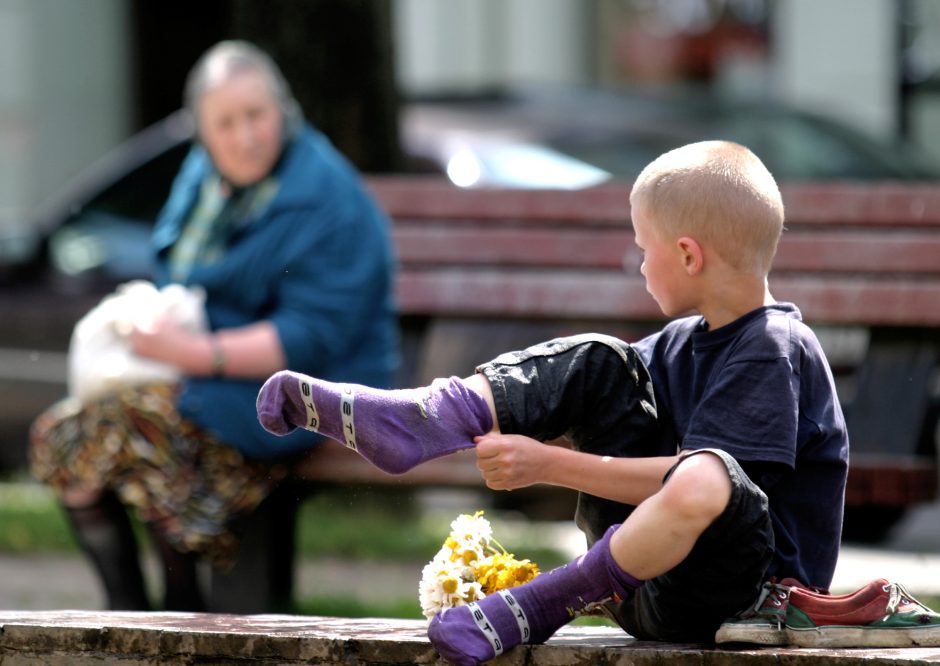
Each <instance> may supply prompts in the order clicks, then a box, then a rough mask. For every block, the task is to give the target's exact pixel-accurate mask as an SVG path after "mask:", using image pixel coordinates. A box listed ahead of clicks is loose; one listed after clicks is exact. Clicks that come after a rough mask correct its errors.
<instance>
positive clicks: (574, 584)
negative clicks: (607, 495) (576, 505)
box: [428, 525, 643, 666]
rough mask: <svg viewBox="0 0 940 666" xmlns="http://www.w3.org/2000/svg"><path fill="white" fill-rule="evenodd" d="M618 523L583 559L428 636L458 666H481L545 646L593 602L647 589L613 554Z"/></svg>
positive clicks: (443, 621) (452, 613) (447, 621)
mask: <svg viewBox="0 0 940 666" xmlns="http://www.w3.org/2000/svg"><path fill="white" fill-rule="evenodd" d="M618 527H620V526H619V525H614V526H613V527H610V528H609V529H608V530H607V532H606V533H605V534H604V537H603V538H602V539H601V540H599V541H598V542H597V543H595V544H594V545H593V546H591V549H590V550H588V552H587V553H585V554H584V555H582V556H581V557H580V558H578V559H576V560H574V561H573V562H570V563H568V564H566V565H564V566H561V567H558V568H557V569H553V570H552V571H549V572H547V573H542V574H539V575H538V576H536V577H535V579H534V580H532V581H531V582H529V583H526V584H525V585H520V586H518V587H513V588H510V589H508V590H503V591H501V592H498V593H496V594H491V595H489V596H487V597H484V598H483V599H481V600H480V601H475V602H473V603H471V604H467V605H466V606H458V607H457V608H450V609H447V610H446V611H444V612H443V613H441V614H439V615H436V616H435V617H434V618H433V619H432V620H431V624H430V625H429V626H428V638H430V640H431V643H432V644H433V645H434V647H435V648H436V649H437V651H438V653H440V655H441V656H442V657H444V658H445V659H447V660H448V661H450V662H451V663H453V664H458V665H459V666H477V664H480V663H481V662H484V661H487V660H489V659H493V658H494V657H496V656H497V655H499V654H502V653H503V652H505V651H506V650H508V649H509V648H512V647H515V646H516V645H519V644H521V643H532V644H538V643H544V642H545V641H547V640H548V639H549V638H550V637H551V636H552V634H554V633H555V632H556V631H558V629H560V628H561V627H562V626H564V625H566V624H567V623H568V622H570V621H571V620H572V619H573V618H574V617H575V614H576V613H577V612H579V611H581V610H583V609H584V608H586V607H587V606H589V605H590V604H592V603H595V602H598V601H603V600H605V599H609V598H611V597H614V596H617V597H620V598H621V599H623V598H626V597H627V596H629V595H630V594H632V592H633V591H634V590H635V589H636V588H638V587H639V586H640V585H642V584H643V583H642V581H639V580H637V579H636V578H634V577H633V576H631V575H630V574H628V573H627V572H626V571H624V570H623V569H621V568H620V567H619V566H618V565H617V563H616V562H615V561H614V559H613V556H612V555H611V553H610V537H611V535H612V534H613V533H614V531H616V529H617V528H618Z"/></svg>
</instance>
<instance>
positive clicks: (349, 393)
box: [340, 385, 359, 451]
mask: <svg viewBox="0 0 940 666" xmlns="http://www.w3.org/2000/svg"><path fill="white" fill-rule="evenodd" d="M355 401H356V394H355V393H354V392H353V388H352V386H348V385H346V386H343V387H342V390H341V391H340V409H341V410H342V413H343V436H344V437H345V438H346V447H347V448H350V449H352V450H353V451H358V450H359V448H358V447H357V446H356V427H355V426H354V425H353V403H354V402H355Z"/></svg>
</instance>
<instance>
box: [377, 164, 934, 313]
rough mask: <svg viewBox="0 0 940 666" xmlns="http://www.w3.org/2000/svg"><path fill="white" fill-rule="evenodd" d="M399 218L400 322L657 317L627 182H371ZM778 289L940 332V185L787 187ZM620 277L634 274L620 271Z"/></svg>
mask: <svg viewBox="0 0 940 666" xmlns="http://www.w3.org/2000/svg"><path fill="white" fill-rule="evenodd" d="M369 185H370V187H371V189H372V190H373V191H374V192H375V193H376V195H377V197H378V199H379V200H380V202H381V203H382V205H383V206H384V207H385V209H386V210H387V211H388V212H389V214H390V215H391V216H392V218H393V220H394V235H395V242H396V244H397V248H398V252H399V259H400V262H401V273H400V276H399V282H398V296H399V302H400V307H401V310H402V312H403V314H406V315H433V316H470V317H490V318H505V317H509V318H534V319H540V318H542V319H578V320H595V319H596V320H623V321H661V320H662V315H661V313H660V311H659V308H658V307H657V306H656V303H655V302H654V301H653V299H652V298H651V297H650V296H649V295H648V294H647V293H646V289H645V287H644V282H643V278H642V276H641V275H640V274H639V255H638V252H637V249H636V247H635V246H634V245H633V240H632V238H633V233H632V229H631V227H630V208H629V191H630V186H629V184H628V183H613V184H608V185H603V186H600V187H595V188H590V189H586V190H573V191H558V190H553V191H526V190H466V189H460V188H457V187H455V186H453V185H451V184H449V183H448V182H446V181H444V180H442V179H438V178H428V177H373V178H370V180H369ZM782 190H783V196H784V202H785V204H786V209H787V231H786V232H785V233H784V236H783V239H782V240H781V243H780V247H779V251H778V254H777V258H776V260H775V263H774V271H773V273H772V274H771V291H772V292H773V293H774V295H775V296H776V297H777V298H778V299H781V300H790V301H794V302H796V303H797V304H798V305H799V307H800V309H801V310H802V312H803V315H804V318H805V319H806V320H807V321H810V322H814V323H832V324H866V325H873V326H877V325H887V326H926V327H935V326H940V187H935V186H929V185H920V186H901V185H890V184H876V185H868V184H840V185H808V184H807V185H788V186H784V187H782ZM625 268H626V270H625Z"/></svg>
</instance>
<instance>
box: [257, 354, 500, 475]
mask: <svg viewBox="0 0 940 666" xmlns="http://www.w3.org/2000/svg"><path fill="white" fill-rule="evenodd" d="M257 410H258V420H259V421H260V422H261V425H262V426H263V427H264V428H265V429H266V430H268V431H269V432H272V433H274V434H275V435H286V434H288V433H290V432H292V431H293V430H295V429H296V428H298V427H300V428H306V429H307V430H313V431H314V432H319V433H321V434H323V435H326V436H327V437H330V438H332V439H335V440H337V441H339V442H342V443H344V444H345V445H346V446H348V447H349V448H351V449H355V450H356V451H358V452H359V453H360V454H361V455H362V457H364V458H365V459H366V460H368V461H369V462H371V463H372V464H373V465H375V466H376V467H378V468H379V469H381V470H383V471H385V472H389V473H390V474H401V473H403V472H407V471H408V470H409V469H411V468H412V467H414V466H415V465H418V464H420V463H422V462H425V461H426V460H430V459H432V458H438V457H440V456H443V455H447V454H448V453H453V452H454V451H458V450H460V449H467V448H470V447H472V446H473V438H474V437H476V436H477V435H483V434H485V433H487V432H489V431H490V430H492V428H493V417H492V414H491V413H490V408H489V406H488V405H487V403H486V401H485V400H484V399H483V396H481V395H479V394H478V393H476V392H475V391H472V390H470V389H469V388H467V386H466V385H465V384H464V383H463V381H461V380H460V379H459V378H457V377H451V378H449V379H436V380H434V382H433V383H432V384H431V385H430V386H427V387H424V388H418V389H400V390H384V389H375V388H370V387H367V386H361V385H358V384H335V383H333V382H327V381H323V380H320V379H314V378H313V377H308V376H306V375H302V374H299V373H296V372H290V371H287V370H284V371H281V372H278V373H277V374H275V375H273V376H272V377H270V378H269V379H268V380H267V381H266V382H265V383H264V386H262V387H261V391H260V392H259V393H258V400H257Z"/></svg>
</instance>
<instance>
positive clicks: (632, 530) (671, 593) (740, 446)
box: [258, 141, 940, 664]
mask: <svg viewBox="0 0 940 666" xmlns="http://www.w3.org/2000/svg"><path fill="white" fill-rule="evenodd" d="M630 203H631V206H632V208H631V210H632V219H633V226H634V231H635V233H636V243H637V245H638V246H639V247H640V249H641V250H642V251H643V253H644V259H643V265H642V268H641V271H642V273H643V275H644V276H645V278H646V283H647V289H648V290H649V292H650V293H651V294H652V296H653V298H655V299H656V301H657V303H658V304H659V306H660V308H661V309H662V311H663V313H664V314H666V315H667V316H669V317H678V318H677V319H675V320H674V321H672V322H671V323H669V324H668V325H666V326H665V327H664V328H663V330H662V331H660V332H658V333H656V334H654V335H652V336H649V337H647V338H645V339H643V340H640V341H639V342H637V343H635V344H632V345H631V344H627V343H625V342H622V341H620V340H617V339H614V338H610V337H605V336H600V335H584V336H576V337H571V338H563V339H557V340H552V341H550V342H547V343H544V344H541V345H537V346H535V347H531V348H529V349H526V350H524V351H519V352H513V353H509V354H504V355H502V356H499V357H498V358H496V359H495V360H493V361H491V362H489V363H485V364H483V365H482V366H480V367H479V368H477V372H476V374H474V375H473V376H471V377H468V378H466V379H458V378H450V379H439V380H436V381H435V382H434V383H433V384H432V385H431V386H429V387H425V388H420V389H409V390H399V391H376V390H373V389H368V388H365V387H361V386H353V385H339V384H332V383H329V382H324V381H320V380H317V379H313V378H310V377H306V376H303V375H299V374H296V373H292V372H281V373H278V374H276V375H274V376H273V377H271V378H270V379H269V380H268V382H267V383H266V384H265V386H264V387H263V389H262V390H261V392H260V394H259V396H258V416H259V419H260V421H261V423H262V425H263V426H264V427H265V428H267V429H268V430H270V431H271V432H274V433H277V434H286V433H288V432H291V431H292V430H294V429H295V428H297V427H303V428H307V429H310V430H314V431H317V432H320V433H322V434H324V435H327V436H329V437H332V438H334V439H337V440H339V441H340V442H345V443H346V445H347V446H349V447H350V448H353V449H356V450H357V451H359V453H360V454H362V455H363V456H364V457H365V458H366V459H368V460H369V461H371V462H372V463H374V464H375V465H377V466H378V467H380V468H381V469H384V470H385V471H388V472H391V473H401V472H404V471H407V470H408V469H411V468H412V467H414V466H415V465H418V464H421V463H422V462H424V461H426V460H429V459H431V458H435V457H438V456H443V455H446V454H448V453H451V452H454V451H456V450H459V449H463V448H468V447H474V446H475V447H476V453H477V457H478V465H479V468H480V470H481V473H482V474H483V477H484V479H485V480H486V483H487V485H488V486H489V487H490V488H493V489H497V490H512V489H514V488H521V487H524V486H528V485H531V484H534V483H549V484H555V485H559V486H564V487H568V488H573V489H575V490H577V491H579V501H578V508H577V514H576V521H577V524H578V526H579V527H580V528H581V529H582V530H583V531H584V532H585V534H586V536H587V539H588V543H589V544H590V548H589V550H588V552H587V553H586V554H585V555H583V556H582V557H579V558H578V559H576V560H575V561H573V562H571V563H570V564H568V565H565V566H563V567H560V568H558V569H556V570H554V571H551V572H548V573H545V574H542V575H540V576H538V577H537V578H536V579H535V580H533V581H532V582H531V583H528V584H526V585H523V586H519V587H515V588H512V589H511V590H504V591H502V592H500V593H498V594H494V595H490V596H488V597H486V598H484V599H481V600H479V601H477V602H474V603H471V604H468V605H466V606H460V607H457V608H453V609H450V610H447V611H445V612H444V613H442V614H441V615H438V616H436V617H435V618H433V620H432V621H431V624H430V626H429V629H428V634H429V637H430V639H431V641H432V643H433V644H434V645H435V647H436V648H437V650H438V651H439V652H440V653H441V654H442V655H443V656H444V657H446V658H447V659H448V660H450V661H452V662H454V663H457V664H478V663H480V662H482V661H486V660H488V659H491V658H493V657H494V656H496V655H498V654H500V653H502V652H503V651H505V650H507V649H509V648H511V647H513V646H515V645H518V644H520V643H541V642H544V641H545V640H547V639H548V638H549V637H550V636H551V635H552V634H553V633H554V632H555V631H556V630H557V629H558V628H559V627H561V626H563V625H564V624H565V623H567V622H569V621H570V620H571V619H572V617H574V616H575V615H576V614H577V613H579V612H581V611H583V610H584V609H585V608H587V607H596V606H598V605H601V606H602V607H603V609H604V610H605V611H606V612H607V613H609V614H610V616H611V617H613V618H614V619H615V620H616V621H617V622H618V623H619V624H620V625H621V626H622V627H623V628H624V629H625V630H626V631H627V632H629V633H630V634H631V635H633V636H635V637H636V638H640V639H645V640H660V641H671V642H712V641H714V640H716V632H718V636H717V638H718V640H721V641H750V642H759V643H770V644H784V643H787V642H788V641H790V640H793V638H792V636H793V635H795V633H794V632H798V631H799V630H800V629H803V628H811V629H812V631H811V632H809V633H803V634H800V636H801V637H802V638H803V640H804V641H805V642H808V643H811V642H812V641H813V640H816V641H817V642H820V644H824V643H822V642H823V641H827V640H828V641H830V642H833V641H835V642H836V643H837V642H838V641H839V640H840V636H845V634H844V633H840V631H842V624H843V623H841V622H840V620H848V621H850V623H852V624H853V630H854V631H853V633H852V640H854V641H856V644H858V645H889V644H890V645H911V644H921V645H925V644H940V616H938V615H937V614H935V613H933V612H932V611H930V610H929V609H926V608H924V607H923V606H921V605H919V604H917V603H916V601H914V600H913V599H912V598H910V595H907V594H906V593H904V592H903V590H901V589H900V588H898V587H897V586H891V585H888V584H887V583H886V582H884V584H883V585H882V584H881V583H878V584H876V585H875V586H874V587H872V586H870V587H872V589H870V590H869V589H868V588H866V590H864V591H862V592H864V594H862V592H860V593H859V595H860V596H861V597H864V599H863V600H862V601H863V602H864V605H865V607H866V608H867V609H869V610H871V609H875V610H876V611H877V612H876V613H874V616H876V617H874V620H873V616H872V613H870V612H869V613H867V614H865V613H858V612H856V611H857V608H858V603H859V600H860V597H859V596H853V597H827V596H826V595H824V594H818V593H816V592H812V590H817V591H819V590H825V589H827V588H828V587H829V585H830V583H831V580H832V575H833V571H834V569H835V565H836V560H837V557H838V552H839V541H840V533H841V521H842V509H843V502H844V493H845V482H846V475H847V469H848V438H847V435H846V430H845V422H844V420H843V416H842V411H841V409H840V406H839V401H838V399H837V396H836V391H835V387H834V384H833V380H832V375H831V372H830V370H829V365H828V363H827V361H826V358H825V356H824V354H823V351H822V349H821V348H820V345H819V343H818V341H817V339H816V336H815V335H814V334H813V332H812V331H811V330H810V329H809V328H808V327H807V326H806V325H805V324H804V323H803V322H802V320H801V317H800V312H799V310H798V309H797V307H796V306H795V305H793V304H791V303H778V302H777V301H776V300H775V299H774V298H773V296H772V295H771V293H770V290H769V286H768V281H767V276H768V273H769V271H770V266H771V261H772V259H773V256H774V254H775V252H776V247H777V242H778V240H779V238H780V234H781V232H782V230H783V220H784V212H783V203H782V200H781V197H780V193H779V190H778V188H777V185H776V183H775V182H774V179H773V177H772V176H771V174H770V173H769V172H768V171H767V169H766V168H765V167H764V165H763V164H762V163H761V161H760V160H759V159H758V158H757V157H756V156H755V155H754V154H753V153H751V152H750V151H749V150H747V149H746V148H744V147H743V146H740V145H737V144H734V143H730V142H722V141H713V142H703V143H697V144H692V145H688V146H684V147H682V148H678V149H676V150H673V151H671V152H668V153H666V154H664V155H662V156H661V157H659V158H658V159H656V160H655V161H654V162H652V163H651V164H650V165H649V166H648V167H646V169H644V171H643V172H642V173H641V174H640V176H639V178H638V179H637V181H636V183H635V185H634V188H633V191H632V193H631V196H630ZM690 312H695V313H697V314H696V315H694V316H687V313H690ZM563 434H565V435H567V436H568V438H569V439H570V440H571V441H572V442H573V444H574V446H573V448H572V449H566V448H562V447H555V446H549V445H546V444H542V443H541V442H543V441H546V440H549V439H553V438H556V437H558V436H560V435H563ZM768 580H770V581H781V583H780V584H777V583H775V582H771V583H768V584H767V585H766V586H764V585H763V584H764V583H765V582H766V581H768ZM755 599H758V602H756V603H755V601H754V600H755ZM781 608H783V609H785V610H784V611H782V612H781V611H780V610H779V609H781ZM748 609H750V610H748ZM801 609H802V610H801ZM827 609H828V610H827ZM798 610H801V614H802V616H803V617H801V618H800V621H799V622H797V623H796V625H799V626H796V625H794V626H791V624H792V623H791V614H792V616H793V617H796V615H795V614H796V612H797V611H798ZM738 614H742V615H741V616H740V617H735V616H736V615H738ZM733 617H734V619H733V620H729V618H733ZM833 618H836V619H835V620H834V621H833ZM834 622H835V623H834Z"/></svg>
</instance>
